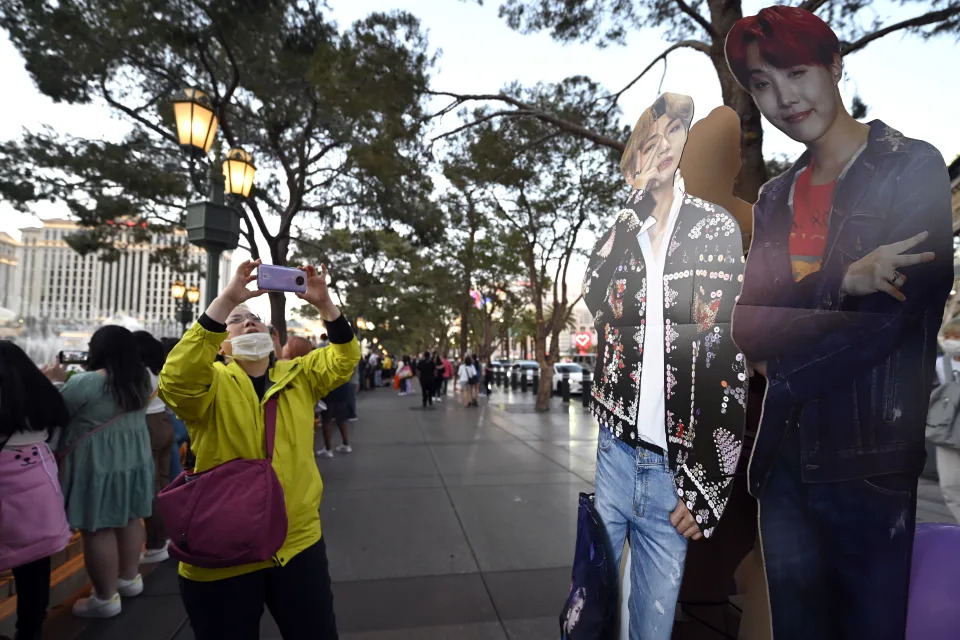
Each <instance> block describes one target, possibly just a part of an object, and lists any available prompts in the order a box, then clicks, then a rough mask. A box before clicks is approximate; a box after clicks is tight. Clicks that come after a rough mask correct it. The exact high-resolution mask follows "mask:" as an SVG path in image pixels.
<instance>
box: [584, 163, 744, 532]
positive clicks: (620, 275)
mask: <svg viewBox="0 0 960 640" xmlns="http://www.w3.org/2000/svg"><path fill="white" fill-rule="evenodd" d="M694 152H695V151H694ZM644 196H645V193H644V192H643V191H642V190H636V189H635V190H633V191H632V192H631V193H630V195H629V197H628V198H627V201H626V203H625V204H624V206H623V208H622V209H621V210H620V212H619V214H618V215H617V217H616V222H615V224H613V226H612V227H611V228H610V229H609V230H608V231H607V232H606V233H604V234H603V235H602V236H601V238H600V240H599V241H598V243H597V246H596V247H595V249H594V250H593V252H592V254H591V256H590V261H589V264H588V267H587V272H586V276H585V278H584V283H583V295H584V301H585V302H586V304H587V307H588V308H589V309H590V312H591V313H592V314H593V316H594V324H595V327H596V330H597V364H596V370H595V373H594V382H593V391H592V398H591V410H592V413H593V415H594V416H595V417H596V418H597V420H598V421H599V423H600V427H601V428H605V429H608V430H609V431H610V432H611V433H612V434H613V435H614V436H615V437H617V438H620V439H621V440H623V441H624V442H626V443H627V444H629V445H630V446H632V447H636V446H637V423H638V420H643V418H644V417H643V416H641V415H638V412H639V399H640V381H641V377H642V376H643V375H662V376H665V381H664V390H665V406H666V416H665V424H666V430H667V434H666V435H667V438H666V440H667V446H668V451H667V457H668V459H669V461H670V467H671V469H673V470H674V472H675V482H676V485H677V494H678V496H679V497H680V498H681V499H683V500H684V501H685V503H686V505H687V508H688V509H689V510H690V512H691V513H692V514H693V516H694V517H695V518H696V521H697V523H698V524H699V526H700V529H701V531H703V534H704V536H707V537H709V536H710V535H711V533H712V532H713V529H714V527H715V526H716V525H717V522H718V521H719V519H720V517H721V516H722V515H723V510H724V506H725V505H726V501H727V498H728V497H729V494H730V487H731V483H732V476H733V473H734V471H735V470H736V467H737V460H738V458H739V455H740V448H741V441H742V439H743V429H744V422H745V415H746V395H747V376H746V371H745V362H744V358H743V356H742V354H740V353H739V351H738V350H737V347H736V345H735V344H734V342H733V339H732V337H731V333H730V319H731V314H732V311H733V307H734V303H735V302H736V297H737V296H738V295H739V293H740V288H741V284H742V281H743V250H742V241H741V236H740V231H739V229H738V226H737V223H736V221H735V220H734V218H733V217H732V216H731V215H730V214H729V213H727V211H726V210H724V209H723V208H722V207H719V206H716V205H714V204H711V203H709V202H704V201H703V200H700V199H699V198H696V197H693V196H690V195H688V194H684V196H683V202H682V204H681V206H680V210H679V213H678V215H677V222H676V226H675V228H674V232H673V234H672V235H671V237H670V238H669V240H666V239H665V240H664V242H668V244H667V245H666V252H667V253H666V262H665V266H664V271H663V281H662V283H659V282H658V283H648V281H647V277H646V269H645V265H644V260H643V256H642V252H641V249H640V245H639V242H638V239H637V234H638V232H639V231H640V229H641V226H642V225H643V223H644V221H646V220H647V218H648V217H650V214H651V212H652V209H653V203H652V201H651V198H649V197H646V198H645V197H644ZM654 284H655V285H656V286H663V287H664V295H663V301H664V312H663V317H664V325H665V326H664V346H663V349H664V371H656V372H653V371H651V372H647V371H644V370H643V337H644V330H645V326H646V298H647V287H648V285H654Z"/></svg>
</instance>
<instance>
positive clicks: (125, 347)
mask: <svg viewBox="0 0 960 640" xmlns="http://www.w3.org/2000/svg"><path fill="white" fill-rule="evenodd" d="M86 369H87V370H86V371H84V372H81V373H77V374H75V375H73V376H71V377H70V380H67V381H66V384H64V385H63V387H62V389H61V393H62V394H63V399H64V401H65V402H66V404H67V411H68V412H69V414H70V422H69V423H68V424H67V426H66V428H65V429H64V430H63V435H62V436H61V438H60V440H59V443H58V446H57V451H56V453H57V457H58V461H59V462H60V484H61V486H62V487H63V495H64V499H65V503H66V511H67V522H69V523H70V527H71V528H73V529H79V530H80V532H81V535H82V536H83V558H84V566H85V568H86V570H87V574H88V575H89V576H90V581H91V582H92V583H93V593H91V594H90V597H88V598H82V599H80V600H77V601H76V602H75V603H74V605H73V613H74V615H76V616H79V617H83V618H112V617H114V616H116V615H119V614H120V612H121V609H122V604H121V596H122V597H124V598H132V597H135V596H137V595H140V593H142V592H143V579H142V578H141V576H140V569H139V566H140V552H141V550H142V548H143V544H144V541H145V540H144V538H145V535H144V528H143V519H144V518H149V517H150V515H151V514H152V512H153V511H152V505H153V497H154V486H155V471H154V463H153V454H152V452H151V448H150V435H149V432H148V430H147V421H146V409H147V405H148V404H149V403H150V399H151V395H152V388H151V384H150V377H149V374H148V372H147V369H146V368H145V367H144V366H143V363H142V362H141V360H140V349H139V347H138V346H137V341H136V338H134V336H133V334H132V333H131V332H130V331H128V330H127V329H125V328H123V327H120V326H116V325H108V326H105V327H101V328H99V329H97V331H96V332H95V333H94V334H93V336H91V338H90V352H89V358H88V360H87V364H86ZM45 373H46V374H47V376H48V377H49V378H50V379H51V380H52V381H54V382H64V380H65V378H66V369H65V368H64V367H63V366H62V365H56V366H53V367H50V368H48V369H46V371H45Z"/></svg>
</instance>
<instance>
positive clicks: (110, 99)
mask: <svg viewBox="0 0 960 640" xmlns="http://www.w3.org/2000/svg"><path fill="white" fill-rule="evenodd" d="M100 89H101V91H102V92H103V99H104V100H105V101H106V102H107V104H109V105H110V106H111V107H113V108H114V109H117V110H118V111H122V112H123V113H125V114H127V115H128V116H130V117H131V118H133V119H134V120H136V121H137V122H139V123H140V124H142V125H143V126H145V127H147V128H148V129H150V130H151V131H153V132H155V133H157V134H159V135H160V136H161V137H163V138H166V139H167V140H169V141H171V142H173V143H174V144H179V143H180V141H179V140H177V137H176V136H175V135H173V134H172V133H171V132H169V131H167V130H166V129H164V128H162V127H158V126H157V125H155V124H154V123H152V122H150V121H149V120H147V119H146V118H144V117H143V116H141V115H140V114H139V113H137V112H136V111H135V110H133V109H131V108H130V107H128V106H126V105H123V104H120V103H119V102H117V101H116V100H114V99H113V96H111V95H110V91H109V89H107V80H106V77H101V78H100Z"/></svg>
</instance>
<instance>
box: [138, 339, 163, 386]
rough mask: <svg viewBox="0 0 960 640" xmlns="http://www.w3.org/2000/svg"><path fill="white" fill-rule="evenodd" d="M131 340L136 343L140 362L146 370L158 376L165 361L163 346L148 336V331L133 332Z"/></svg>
mask: <svg viewBox="0 0 960 640" xmlns="http://www.w3.org/2000/svg"><path fill="white" fill-rule="evenodd" d="M133 338H134V340H136V341H137V347H138V348H139V349H140V362H142V363H143V366H145V367H146V368H147V369H150V371H151V372H153V375H155V376H158V375H160V369H163V363H164V362H165V361H166V359H167V354H166V352H165V351H164V348H163V344H162V343H161V342H160V341H159V340H157V339H156V338H154V337H153V336H152V335H150V332H148V331H134V332H133Z"/></svg>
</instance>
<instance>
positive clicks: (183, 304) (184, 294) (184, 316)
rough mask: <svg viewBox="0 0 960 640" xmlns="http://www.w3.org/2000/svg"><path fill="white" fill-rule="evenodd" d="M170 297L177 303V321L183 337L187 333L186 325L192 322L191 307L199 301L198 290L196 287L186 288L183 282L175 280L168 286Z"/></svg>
mask: <svg viewBox="0 0 960 640" xmlns="http://www.w3.org/2000/svg"><path fill="white" fill-rule="evenodd" d="M170 295H171V296H173V299H174V300H176V301H177V320H179V321H180V328H181V329H182V331H181V335H183V334H184V333H186V332H187V325H188V324H190V323H191V322H193V314H194V312H193V307H194V305H195V304H197V303H198V302H199V301H200V289H199V288H197V286H196V285H192V286H190V287H189V288H188V287H187V285H185V284H184V283H183V280H176V281H175V282H174V283H173V284H171V285H170Z"/></svg>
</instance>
